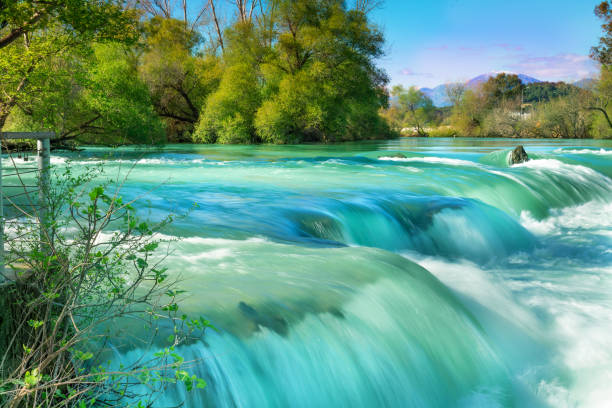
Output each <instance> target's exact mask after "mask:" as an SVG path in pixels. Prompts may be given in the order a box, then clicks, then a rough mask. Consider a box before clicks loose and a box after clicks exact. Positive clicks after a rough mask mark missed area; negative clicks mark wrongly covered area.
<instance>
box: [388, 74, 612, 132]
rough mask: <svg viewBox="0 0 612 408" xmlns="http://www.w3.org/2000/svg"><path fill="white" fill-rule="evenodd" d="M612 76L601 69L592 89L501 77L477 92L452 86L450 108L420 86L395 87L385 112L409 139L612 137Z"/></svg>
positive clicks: (449, 95)
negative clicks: (437, 103) (611, 106)
mask: <svg viewBox="0 0 612 408" xmlns="http://www.w3.org/2000/svg"><path fill="white" fill-rule="evenodd" d="M611 84H612V73H611V72H610V68H609V67H608V66H605V65H604V66H602V69H601V75H600V78H599V79H598V80H597V81H594V83H593V86H592V87H591V88H590V89H582V88H579V87H576V86H574V85H569V84H566V83H563V82H559V83H551V82H540V83H532V84H527V85H525V84H523V83H522V82H521V80H520V79H519V77H518V76H517V75H512V74H499V75H497V76H495V77H492V78H490V79H489V80H488V81H486V82H484V83H482V84H481V85H479V86H478V87H476V88H473V89H469V88H467V87H465V86H463V85H459V84H455V85H449V86H448V88H447V95H448V99H449V100H450V101H451V106H450V107H445V108H436V107H434V106H433V104H432V102H431V100H430V99H429V98H428V97H427V96H426V95H425V94H423V92H421V91H419V90H417V89H416V88H410V89H408V90H405V89H404V88H402V87H395V88H394V89H393V93H392V95H393V96H394V97H395V102H394V103H393V104H392V106H391V107H390V108H389V109H388V110H387V111H386V112H385V113H384V115H385V117H386V118H387V119H388V120H389V122H390V123H391V126H392V127H393V128H394V129H396V130H398V131H400V132H402V133H403V134H404V135H409V136H432V137H454V136H466V137H516V138H610V137H612V124H610V123H609V121H608V118H609V115H610V110H609V102H610V100H612V86H611Z"/></svg>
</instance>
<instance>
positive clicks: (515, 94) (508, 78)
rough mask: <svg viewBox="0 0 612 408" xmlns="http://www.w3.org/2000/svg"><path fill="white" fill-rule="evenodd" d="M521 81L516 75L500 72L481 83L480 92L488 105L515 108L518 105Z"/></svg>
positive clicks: (521, 86)
mask: <svg viewBox="0 0 612 408" xmlns="http://www.w3.org/2000/svg"><path fill="white" fill-rule="evenodd" d="M523 89H524V85H523V82H522V81H521V80H520V78H519V77H518V76H517V75H514V74H506V73H501V74H498V75H496V76H494V77H491V78H489V79H488V80H487V81H486V82H485V83H484V84H482V94H483V97H484V98H485V100H486V104H487V105H488V106H489V107H495V106H499V105H506V106H508V107H509V108H514V109H516V108H517V107H518V106H519V105H520V103H521V102H520V97H521V93H522V92H523Z"/></svg>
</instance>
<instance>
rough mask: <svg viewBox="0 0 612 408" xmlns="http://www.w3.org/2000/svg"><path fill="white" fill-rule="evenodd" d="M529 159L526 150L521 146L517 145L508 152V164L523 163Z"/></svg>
mask: <svg viewBox="0 0 612 408" xmlns="http://www.w3.org/2000/svg"><path fill="white" fill-rule="evenodd" d="M528 160H529V156H527V152H526V151H525V149H524V148H523V146H517V147H516V148H515V149H514V150H513V151H512V153H510V158H509V162H510V164H519V163H525V162H526V161H528Z"/></svg>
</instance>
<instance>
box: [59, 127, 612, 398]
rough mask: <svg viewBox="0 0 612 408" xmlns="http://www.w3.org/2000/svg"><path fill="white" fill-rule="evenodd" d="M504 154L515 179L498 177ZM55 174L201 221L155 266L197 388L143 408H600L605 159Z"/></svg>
mask: <svg viewBox="0 0 612 408" xmlns="http://www.w3.org/2000/svg"><path fill="white" fill-rule="evenodd" d="M517 144H523V145H524V146H525V149H526V151H527V153H528V154H529V155H530V156H531V158H532V160H531V161H529V162H527V163H525V164H520V165H514V166H509V165H508V164H507V156H508V153H509V151H510V150H511V149H512V148H513V147H514V146H516V145H517ZM398 153H401V154H402V155H403V156H405V157H392V156H394V155H396V154H398ZM109 154H110V155H111V156H109ZM66 159H72V160H74V161H75V163H77V164H78V165H83V166H87V165H90V164H92V163H94V162H97V161H100V160H105V161H104V167H105V169H106V171H107V172H111V173H112V172H113V171H116V170H117V171H119V169H120V168H125V167H126V163H127V164H132V163H134V162H137V164H136V166H135V167H134V169H133V170H132V172H131V174H130V177H129V179H128V181H127V183H126V184H125V186H124V187H123V196H124V197H128V198H130V197H137V196H140V195H145V196H146V197H145V199H144V203H145V205H144V206H143V210H142V211H143V215H145V216H148V217H151V218H154V219H155V218H160V217H162V216H163V215H164V214H167V213H169V212H173V211H177V210H178V211H180V210H181V209H188V208H190V207H192V205H193V204H194V203H197V204H198V206H197V208H196V209H194V210H193V211H191V212H190V213H189V215H188V216H187V217H186V218H185V219H180V220H178V221H177V222H176V223H175V224H174V225H173V226H172V227H171V228H170V229H169V230H168V231H166V234H167V235H168V236H172V237H179V238H181V240H180V241H178V242H176V243H174V244H172V245H173V252H172V253H171V255H170V257H169V259H168V260H167V262H166V265H167V266H168V267H169V269H170V272H171V273H173V274H180V275H181V277H182V281H183V284H182V285H183V286H184V287H185V289H187V290H188V295H187V297H186V298H185V300H184V302H183V309H184V310H186V311H187V312H188V313H191V314H196V315H204V316H207V317H208V318H209V319H210V320H211V321H212V322H213V323H214V324H215V325H216V326H217V327H218V328H219V329H220V332H219V333H216V332H214V331H211V332H209V333H208V334H207V335H206V337H205V338H204V339H203V340H202V341H201V342H197V343H194V344H190V345H187V346H183V347H182V348H181V350H180V352H181V353H182V354H183V356H185V358H186V359H188V360H196V361H198V362H199V363H198V364H197V365H196V366H195V367H194V370H195V372H197V373H198V374H199V375H200V376H202V377H204V378H205V379H206V380H207V383H208V386H207V388H206V389H205V390H198V391H194V392H190V393H188V392H186V391H185V390H184V389H183V388H181V387H174V388H171V389H169V390H168V391H167V392H166V393H164V394H163V395H162V396H160V397H159V398H158V399H157V400H156V403H155V404H156V405H155V406H157V407H171V406H175V405H177V404H179V403H181V402H184V404H185V406H187V407H205V406H211V407H352V408H353V407H610V406H612V141H607V142H606V141H557V140H521V141H517V140H507V139H506V140H501V139H412V138H410V139H400V140H393V141H386V142H371V143H355V144H342V145H328V146H320V145H302V146H202V145H171V146H166V147H164V148H160V149H146V150H144V149H138V148H129V149H127V148H126V149H118V150H110V149H102V148H89V149H86V150H85V151H84V152H81V153H80V154H78V155H77V154H61V153H60V154H59V155H54V157H53V162H54V163H56V165H57V166H62V164H63V163H64V161H65V160H66ZM149 191H153V192H149ZM147 192H149V193H147ZM142 353H143V350H139V349H132V350H129V351H124V352H121V353H118V355H117V356H116V359H118V360H119V361H124V362H127V361H133V360H135V359H137V358H138V357H139V355H140V354H142Z"/></svg>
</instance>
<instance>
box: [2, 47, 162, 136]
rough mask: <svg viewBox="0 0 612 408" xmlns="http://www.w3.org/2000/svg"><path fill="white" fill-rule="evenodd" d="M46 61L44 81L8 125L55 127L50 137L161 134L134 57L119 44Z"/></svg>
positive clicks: (24, 101)
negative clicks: (54, 134)
mask: <svg viewBox="0 0 612 408" xmlns="http://www.w3.org/2000/svg"><path fill="white" fill-rule="evenodd" d="M81 51H82V52H80V53H77V52H72V53H71V54H69V55H64V56H62V58H52V59H50V60H49V62H48V63H47V64H46V65H45V66H44V71H45V72H47V73H49V74H48V81H47V82H46V83H44V84H41V85H39V86H38V87H36V88H33V87H31V88H30V90H29V92H28V93H27V94H26V95H24V97H23V98H21V99H22V100H21V102H20V103H19V104H18V105H17V107H16V109H14V110H13V111H12V114H11V116H10V117H9V120H8V123H7V129H8V130H11V129H14V130H33V131H36V130H41V129H49V130H54V131H55V132H56V134H57V136H58V137H57V139H56V140H54V143H60V144H61V143H65V142H66V141H69V140H79V141H83V142H87V143H157V142H161V141H164V140H165V133H164V129H163V126H162V123H161V121H160V120H159V117H158V116H157V115H156V114H155V112H154V110H153V105H152V103H151V97H150V95H149V90H148V89H147V87H146V85H145V84H144V83H143V82H142V81H141V80H140V78H139V76H138V72H137V66H136V58H135V56H134V55H133V53H132V52H131V51H130V50H129V49H128V48H126V47H124V46H122V45H119V44H113V43H109V44H97V45H95V44H94V45H93V46H91V47H83V48H82V49H81Z"/></svg>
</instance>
